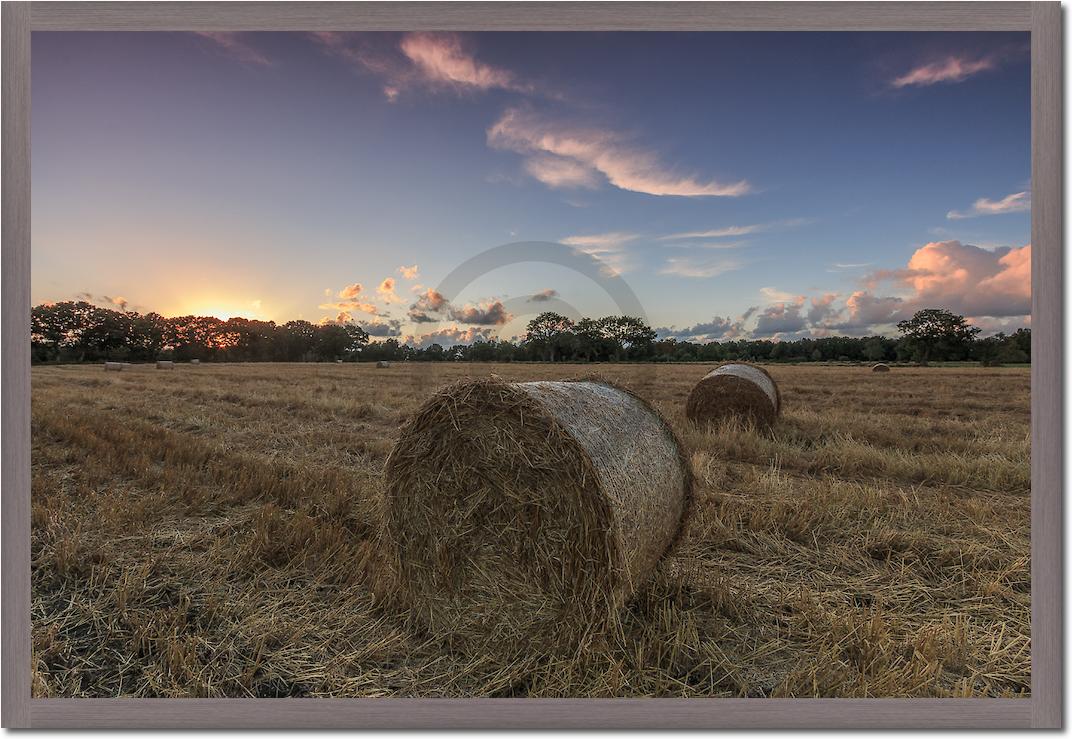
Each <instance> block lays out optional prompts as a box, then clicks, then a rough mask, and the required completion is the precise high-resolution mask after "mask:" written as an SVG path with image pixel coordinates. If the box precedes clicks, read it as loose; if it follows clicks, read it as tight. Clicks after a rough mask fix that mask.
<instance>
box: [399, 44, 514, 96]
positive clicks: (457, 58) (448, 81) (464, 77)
mask: <svg viewBox="0 0 1072 739" xmlns="http://www.w3.org/2000/svg"><path fill="white" fill-rule="evenodd" d="M399 48H400V49H401V50H402V53H403V54H404V55H405V56H406V58H407V59H409V60H410V62H412V63H413V65H414V66H415V67H416V68H417V70H418V71H419V72H420V74H421V76H422V77H423V79H424V80H425V81H426V82H429V83H431V84H437V85H447V86H450V87H453V88H455V89H466V88H472V89H477V90H492V89H500V90H515V91H520V92H527V91H529V90H530V89H531V87H530V86H529V85H524V84H521V83H519V82H518V81H517V80H516V79H515V78H514V75H513V74H512V73H511V72H509V71H507V70H505V69H497V68H495V67H492V66H490V65H487V64H483V63H481V62H478V61H477V60H476V58H475V57H474V56H473V54H471V53H470V52H468V51H466V50H465V49H464V48H463V46H462V42H461V39H460V38H459V37H458V36H457V35H455V34H452V33H408V34H406V35H405V36H403V37H402V42H401V44H399Z"/></svg>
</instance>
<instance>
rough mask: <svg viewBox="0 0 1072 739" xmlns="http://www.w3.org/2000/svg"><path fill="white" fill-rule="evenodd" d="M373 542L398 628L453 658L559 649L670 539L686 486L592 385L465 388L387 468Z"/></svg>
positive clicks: (598, 385)
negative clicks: (392, 567) (384, 544)
mask: <svg viewBox="0 0 1072 739" xmlns="http://www.w3.org/2000/svg"><path fill="white" fill-rule="evenodd" d="M386 478H387V531H388V534H389V537H390V540H391V542H392V544H393V546H394V553H395V554H396V555H397V563H396V567H397V569H398V574H399V583H398V584H399V594H400V595H401V597H402V599H403V601H404V602H407V603H408V605H409V607H410V614H411V617H412V618H413V619H414V620H415V621H416V623H417V624H419V625H421V626H422V627H424V628H426V629H428V630H429V631H430V632H432V633H433V634H437V635H439V636H441V637H445V638H447V639H448V640H449V641H450V642H451V643H452V644H453V645H455V646H458V647H461V648H463V649H474V648H475V649H478V650H482V651H491V652H502V651H504V650H505V651H509V652H511V653H518V652H523V651H534V650H538V651H541V652H543V651H547V650H553V651H554V650H557V649H560V648H565V649H573V648H577V645H578V644H580V643H581V642H583V641H584V639H585V637H586V635H590V634H593V633H595V632H597V631H598V630H600V629H602V628H604V627H606V626H607V625H608V624H610V623H613V621H614V618H615V615H616V613H617V612H618V610H619V609H620V607H621V606H622V605H623V604H624V603H625V602H626V601H627V600H628V599H629V598H630V597H631V596H632V595H633V594H634V593H635V592H636V591H637V589H638V588H639V587H640V586H641V585H643V583H644V582H645V581H646V580H647V579H648V578H649V577H650V576H651V574H652V572H653V571H654V569H655V566H656V564H657V563H658V562H659V560H660V559H661V558H662V557H663V556H664V555H665V554H666V553H667V551H668V550H669V549H670V547H671V546H672V545H673V543H674V542H675V541H676V539H677V537H678V535H679V533H680V530H681V527H682V524H683V521H684V518H685V515H686V511H687V509H688V507H689V505H690V502H691V499H692V475H691V470H690V467H689V463H688V460H687V458H686V456H685V453H684V451H683V447H682V446H681V444H680V442H679V441H678V440H677V438H676V436H675V435H674V433H673V431H672V430H671V429H670V427H669V426H668V425H667V424H666V423H665V422H664V421H663V419H662V418H661V417H660V416H659V415H658V413H656V412H655V411H654V410H653V409H652V408H651V407H650V406H649V405H647V403H645V402H644V401H642V400H640V399H639V398H637V397H636V396H634V395H632V394H631V393H629V392H627V391H624V390H622V389H619V388H617V387H614V386H611V385H609V384H606V383H603V382H594V381H565V382H525V383H506V382H502V381H500V380H494V379H481V380H474V381H466V382H462V383H460V384H457V385H453V386H450V387H447V388H445V389H442V390H440V391H438V392H437V393H436V394H435V395H433V396H432V397H431V398H430V399H429V400H428V401H427V402H426V403H425V404H424V405H423V406H422V407H421V408H420V409H419V410H418V411H417V413H416V414H415V415H414V416H413V417H412V418H411V419H410V420H409V421H408V423H407V424H406V426H405V427H404V428H403V430H402V433H401V436H400V438H399V440H398V442H397V444H396V445H395V447H394V450H393V451H392V452H391V455H390V457H389V458H388V460H387V466H386Z"/></svg>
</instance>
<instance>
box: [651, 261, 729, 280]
mask: <svg viewBox="0 0 1072 739" xmlns="http://www.w3.org/2000/svg"><path fill="white" fill-rule="evenodd" d="M743 266H744V262H742V261H740V260H737V259H708V260H704V259H694V258H692V257H670V258H669V259H667V260H666V264H665V265H663V268H662V269H660V270H659V274H662V275H675V276H677V277H692V278H701V279H702V278H707V277H717V276H718V275H721V274H725V273H726V272H733V271H734V270H738V269H740V268H741V267H743Z"/></svg>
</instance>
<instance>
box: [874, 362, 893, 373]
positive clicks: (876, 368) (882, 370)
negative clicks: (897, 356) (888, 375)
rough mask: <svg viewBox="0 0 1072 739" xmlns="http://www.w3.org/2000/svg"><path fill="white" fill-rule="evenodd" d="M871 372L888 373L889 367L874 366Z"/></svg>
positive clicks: (882, 365)
mask: <svg viewBox="0 0 1072 739" xmlns="http://www.w3.org/2000/svg"><path fill="white" fill-rule="evenodd" d="M871 371H872V372H889V371H890V366H889V365H888V364H882V363H879V364H876V365H874V366H873V367H872V368H871Z"/></svg>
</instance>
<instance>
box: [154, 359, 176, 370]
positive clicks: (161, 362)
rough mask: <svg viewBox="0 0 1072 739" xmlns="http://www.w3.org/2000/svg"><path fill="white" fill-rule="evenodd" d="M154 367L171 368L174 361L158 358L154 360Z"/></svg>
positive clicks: (173, 365) (173, 366) (173, 367)
mask: <svg viewBox="0 0 1072 739" xmlns="http://www.w3.org/2000/svg"><path fill="white" fill-rule="evenodd" d="M156 368H157V369H168V370H173V369H175V363H174V362H172V361H170V360H167V359H160V360H157V362H156Z"/></svg>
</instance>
